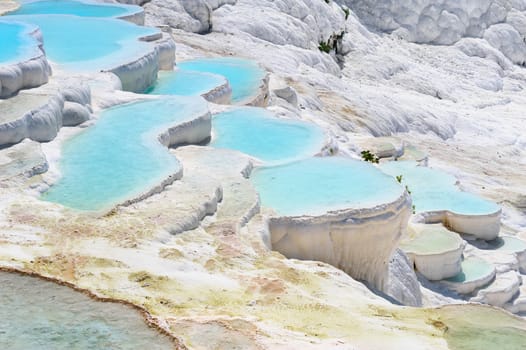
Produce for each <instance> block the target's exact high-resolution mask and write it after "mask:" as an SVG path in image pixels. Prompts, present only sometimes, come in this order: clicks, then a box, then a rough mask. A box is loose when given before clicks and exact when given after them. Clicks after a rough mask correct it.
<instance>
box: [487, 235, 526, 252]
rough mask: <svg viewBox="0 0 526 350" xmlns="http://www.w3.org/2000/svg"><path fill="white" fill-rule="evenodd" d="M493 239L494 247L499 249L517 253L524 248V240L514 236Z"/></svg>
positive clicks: (525, 248) (525, 244)
mask: <svg viewBox="0 0 526 350" xmlns="http://www.w3.org/2000/svg"><path fill="white" fill-rule="evenodd" d="M495 241H496V242H495V246H494V248H495V249H497V250H500V251H505V252H512V253H517V252H522V251H524V250H526V242H525V241H523V240H522V239H519V238H516V237H511V236H501V237H498V238H497V239H496V240H495ZM492 248H493V247H492Z"/></svg>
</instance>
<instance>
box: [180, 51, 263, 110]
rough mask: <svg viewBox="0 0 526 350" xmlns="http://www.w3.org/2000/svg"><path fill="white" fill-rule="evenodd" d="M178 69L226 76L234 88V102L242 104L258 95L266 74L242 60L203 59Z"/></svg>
mask: <svg viewBox="0 0 526 350" xmlns="http://www.w3.org/2000/svg"><path fill="white" fill-rule="evenodd" d="M177 67H179V69H181V70H186V71H197V72H204V73H212V74H217V75H222V76H224V77H225V78H226V79H227V80H228V83H229V84H230V87H231V88H232V101H233V102H234V103H238V102H242V101H244V100H247V99H248V98H250V97H253V96H255V95H257V93H258V90H259V87H260V86H261V84H262V80H263V79H264V78H265V75H266V72H265V71H264V70H263V69H262V68H261V67H259V65H258V64H257V63H255V62H253V61H250V60H245V59H241V58H230V57H225V58H202V59H195V60H189V61H183V62H179V63H178V64H177Z"/></svg>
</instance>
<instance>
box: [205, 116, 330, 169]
mask: <svg viewBox="0 0 526 350" xmlns="http://www.w3.org/2000/svg"><path fill="white" fill-rule="evenodd" d="M212 127H213V137H212V142H211V144H210V145H211V146H213V147H216V148H228V149H234V150H238V151H241V152H243V153H246V154H248V155H250V156H252V157H255V158H258V159H260V160H262V161H263V162H265V163H267V164H269V163H270V164H277V163H284V162H289V161H293V160H298V159H301V158H306V157H310V156H313V155H314V154H316V153H318V152H319V151H320V150H321V148H322V147H323V145H324V141H325V135H324V132H323V130H322V129H320V128H318V127H317V126H316V125H314V124H309V123H304V122H300V121H295V120H287V119H279V118H276V117H275V115H274V114H273V113H272V112H270V111H267V110H265V109H263V108H256V107H241V108H235V109H231V110H229V111H227V112H224V113H220V114H216V115H214V118H213V119H212Z"/></svg>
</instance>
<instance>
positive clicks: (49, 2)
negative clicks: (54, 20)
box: [9, 0, 143, 17]
mask: <svg viewBox="0 0 526 350" xmlns="http://www.w3.org/2000/svg"><path fill="white" fill-rule="evenodd" d="M20 4H21V6H20V7H19V8H18V9H17V10H16V11H13V12H10V13H9V15H75V16H82V17H121V16H126V15H132V14H135V13H139V12H142V11H143V10H142V8H141V7H140V6H134V5H122V4H107V3H101V2H96V1H90V0H76V1H75V0H22V1H20Z"/></svg>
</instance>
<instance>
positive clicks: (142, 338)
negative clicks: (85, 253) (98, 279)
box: [0, 272, 174, 350]
mask: <svg viewBox="0 0 526 350" xmlns="http://www.w3.org/2000/svg"><path fill="white" fill-rule="evenodd" d="M0 286H1V288H0V300H2V307H1V308H0V317H1V319H2V320H3V321H2V322H1V323H0V348H1V349H10V350H33V349H34V350H37V349H115V350H117V349H120V350H124V349H130V350H131V349H146V348H148V349H151V350H154V349H173V347H174V344H173V343H172V342H171V340H170V339H169V338H168V337H166V336H163V335H161V334H159V332H157V331H155V330H154V329H152V328H150V327H149V326H148V325H147V324H146V323H145V322H144V319H143V318H142V315H141V314H140V313H139V312H138V311H136V310H134V309H132V308H130V307H127V306H125V305H122V304H117V303H103V302H98V301H94V300H92V299H90V298H89V297H88V296H86V295H84V294H82V293H79V292H76V291H74V290H72V289H70V288H68V287H65V286H60V285H57V284H55V283H52V282H48V281H44V280H40V279H38V278H35V277H28V276H21V275H17V274H11V273H6V272H0Z"/></svg>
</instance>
